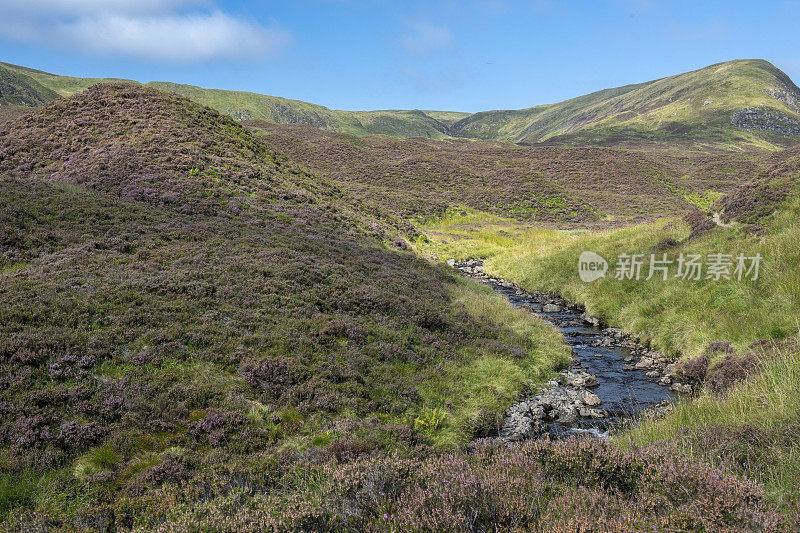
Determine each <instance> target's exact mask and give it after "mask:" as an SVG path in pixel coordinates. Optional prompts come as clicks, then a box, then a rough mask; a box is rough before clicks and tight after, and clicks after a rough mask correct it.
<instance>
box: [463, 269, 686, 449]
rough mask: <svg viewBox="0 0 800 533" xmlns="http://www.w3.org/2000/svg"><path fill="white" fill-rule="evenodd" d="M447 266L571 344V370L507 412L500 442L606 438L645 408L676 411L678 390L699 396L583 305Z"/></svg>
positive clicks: (666, 364) (665, 362) (659, 359)
mask: <svg viewBox="0 0 800 533" xmlns="http://www.w3.org/2000/svg"><path fill="white" fill-rule="evenodd" d="M448 264H449V265H450V266H452V267H453V268H456V269H458V271H459V272H461V273H462V274H463V275H465V276H468V277H470V278H472V279H475V280H477V281H480V282H481V283H484V284H487V285H489V286H490V287H492V288H493V289H494V290H495V291H497V292H500V293H502V294H504V295H505V296H506V297H508V299H509V301H510V302H511V303H512V305H514V306H516V307H521V308H525V309H528V310H529V311H531V312H533V313H536V314H537V315H539V316H541V317H542V318H543V319H545V320H546V321H547V322H549V323H551V324H552V325H553V326H555V327H556V328H557V329H558V330H559V331H560V332H561V333H562V334H563V335H564V338H565V341H566V342H567V344H569V345H570V346H571V347H572V352H573V363H572V364H571V365H570V367H569V368H567V369H564V370H562V371H561V372H560V373H559V374H558V376H557V377H556V378H554V379H553V380H551V381H549V382H548V383H547V384H546V385H545V386H544V387H543V388H542V390H539V391H535V392H534V393H533V394H532V395H530V396H528V397H526V398H524V399H522V400H521V401H519V402H517V403H515V404H514V405H512V406H511V407H509V408H508V409H507V410H506V411H505V413H504V420H503V422H502V425H501V428H500V432H499V436H500V438H502V439H504V440H506V441H509V442H514V441H520V440H524V439H532V438H539V437H542V436H545V435H548V436H550V437H553V438H563V437H566V436H569V435H574V434H584V433H585V434H592V435H595V436H599V437H604V436H606V435H607V434H608V432H609V431H610V430H611V429H612V428H613V427H614V426H617V425H619V424H621V423H623V422H625V421H628V420H631V419H632V418H634V417H635V416H638V415H640V414H642V413H643V412H644V411H645V410H647V411H651V412H656V413H658V412H664V411H667V410H669V409H671V400H672V399H673V398H674V397H675V393H691V392H692V389H691V385H684V384H682V383H680V382H678V378H677V376H676V373H675V365H674V363H673V362H672V361H670V360H669V359H668V358H667V357H666V356H665V355H664V354H662V353H661V352H659V351H656V350H650V349H649V348H647V347H645V346H644V345H642V344H641V343H640V342H639V341H638V340H637V339H635V338H633V337H631V336H629V335H627V334H626V333H624V332H623V331H622V330H621V329H618V328H604V327H602V321H601V320H600V319H599V318H597V317H593V316H590V315H588V314H587V313H586V311H585V310H584V309H583V308H582V307H581V306H579V305H576V304H574V303H572V302H569V301H567V300H564V299H563V298H559V297H557V296H551V295H548V294H545V293H541V292H533V293H530V292H527V291H525V290H523V289H521V288H520V287H518V286H516V285H514V284H513V283H511V282H509V281H506V280H503V279H499V278H494V277H492V276H489V275H487V274H486V273H485V272H484V271H483V261H482V260H480V259H469V260H464V261H454V260H450V261H448Z"/></svg>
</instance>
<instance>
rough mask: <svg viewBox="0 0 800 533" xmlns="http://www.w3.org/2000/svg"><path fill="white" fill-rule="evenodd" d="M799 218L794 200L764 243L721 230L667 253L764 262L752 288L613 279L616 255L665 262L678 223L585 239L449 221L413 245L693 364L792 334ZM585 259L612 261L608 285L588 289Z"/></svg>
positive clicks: (799, 293)
mask: <svg viewBox="0 0 800 533" xmlns="http://www.w3.org/2000/svg"><path fill="white" fill-rule="evenodd" d="M798 214H800V200H798V199H794V200H791V201H790V202H789V203H788V204H787V205H785V206H784V207H783V208H782V209H781V210H780V211H778V212H777V213H776V214H775V215H774V216H773V217H772V218H771V219H770V220H769V221H768V222H767V227H766V235H763V236H761V235H756V234H752V233H749V232H748V231H747V230H746V229H745V228H744V227H742V226H739V225H734V226H733V227H731V228H721V227H718V228H714V230H713V231H712V232H711V233H710V234H708V235H705V236H703V237H700V238H698V239H695V240H693V241H692V242H690V243H687V244H683V245H679V246H675V247H673V248H670V249H667V250H665V251H666V252H667V253H668V256H669V257H670V258H672V259H676V258H677V256H678V254H680V253H685V254H699V255H701V256H703V257H705V256H706V255H707V254H710V253H717V252H719V253H728V254H733V255H734V256H735V255H736V254H738V253H743V254H745V255H747V256H755V255H756V254H761V255H762V256H763V258H764V259H763V261H762V266H761V272H760V276H759V279H758V280H756V281H751V280H748V279H743V280H742V281H738V280H736V279H731V280H721V281H714V280H700V281H687V280H683V279H675V278H674V277H670V278H669V279H667V280H666V281H664V280H662V279H660V278H656V279H653V280H650V281H646V280H640V281H633V280H630V281H629V280H626V281H620V280H616V279H614V278H613V274H614V272H613V269H614V264H615V262H616V258H617V256H618V255H619V254H622V253H628V254H633V253H639V254H646V255H649V254H650V253H657V254H661V253H663V252H662V251H660V250H659V251H656V250H655V246H656V245H657V244H658V243H659V242H661V241H662V240H663V239H665V238H667V237H671V238H673V239H676V240H679V241H682V240H685V239H686V237H687V236H688V234H689V231H690V228H689V227H688V225H686V224H685V223H684V222H683V221H681V220H678V219H672V220H670V219H663V220H659V221H656V222H652V223H647V224H639V225H633V226H629V227H625V228H622V229H614V230H607V231H602V232H582V233H581V232H563V231H556V230H546V229H526V228H524V227H522V226H520V225H518V224H517V225H515V224H514V223H513V222H511V221H506V223H505V226H503V225H500V224H498V223H497V222H496V221H495V220H494V219H491V220H490V223H489V224H483V225H480V224H478V223H475V222H474V220H473V223H472V224H471V225H468V226H467V225H459V224H458V221H454V220H446V221H444V222H442V223H439V224H436V225H431V226H429V227H426V234H427V235H428V238H429V241H428V242H426V243H421V244H419V245H418V250H419V251H420V252H421V253H425V254H427V255H429V256H434V257H437V258H439V259H441V260H446V259H448V258H450V257H453V258H456V259H460V258H463V257H469V256H473V257H474V256H478V255H481V256H483V257H488V259H487V261H486V264H485V268H486V269H487V271H489V272H491V273H493V274H496V275H499V276H501V277H503V278H506V279H509V280H511V281H514V282H515V283H517V284H519V285H521V286H523V287H525V288H527V289H538V290H544V291H549V292H555V293H560V294H562V295H563V296H565V297H566V298H568V299H571V300H574V301H577V302H580V303H582V304H584V305H586V308H587V310H588V311H589V313H591V314H594V315H598V316H601V317H603V318H604V319H605V320H606V321H607V322H608V323H609V324H611V325H614V326H619V327H622V328H623V329H625V330H627V331H630V332H632V333H635V334H637V335H640V336H642V337H645V338H649V339H650V340H651V341H652V344H653V345H654V347H656V348H658V349H662V350H664V351H666V352H668V353H669V354H672V355H675V356H677V355H682V356H684V357H687V358H691V357H697V356H699V355H700V354H701V353H702V352H703V350H704V349H705V347H706V346H707V345H708V344H709V343H710V342H714V341H719V340H726V341H731V342H733V343H734V346H735V347H736V348H737V349H738V350H739V351H744V350H746V349H747V346H748V345H749V344H750V343H752V342H753V341H755V340H758V339H762V338H784V337H786V336H788V335H791V334H792V332H793V331H794V330H795V328H796V321H797V317H800V275H798V272H800V221H799V220H798ZM472 218H473V219H474V218H475V216H474V215H473V216H472ZM499 231H502V232H504V233H506V234H507V235H508V236H509V238H510V239H511V240H512V241H513V244H511V245H508V244H507V243H506V242H498V241H497V240H496V239H495V238H494V236H496V234H497V232H499ZM444 233H448V234H456V235H458V238H457V239H452V238H451V239H449V240H447V242H445V243H443V242H442V239H441V238H440V237H439V235H441V234H444ZM486 233H490V234H491V233H493V234H494V236H491V235H490V236H487V235H486ZM584 250H591V251H594V252H597V253H599V254H600V255H602V256H603V257H605V258H606V259H607V260H608V261H609V263H610V265H609V268H610V271H609V274H608V275H607V276H606V278H604V279H601V280H598V281H596V282H593V283H584V282H582V281H581V280H580V279H579V277H578V271H577V263H578V256H579V255H580V253H581V252H582V251H584ZM448 256H449V257H448ZM646 267H647V265H646V264H645V267H644V275H643V277H646V275H647V268H646ZM674 272H675V267H674V266H673V270H672V274H674Z"/></svg>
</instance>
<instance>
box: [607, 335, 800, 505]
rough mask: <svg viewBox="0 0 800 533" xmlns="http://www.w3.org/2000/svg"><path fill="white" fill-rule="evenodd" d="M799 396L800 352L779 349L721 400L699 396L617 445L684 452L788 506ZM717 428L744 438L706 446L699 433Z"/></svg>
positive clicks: (798, 461)
mask: <svg viewBox="0 0 800 533" xmlns="http://www.w3.org/2000/svg"><path fill="white" fill-rule="evenodd" d="M799 396H800V353H798V352H797V351H793V350H779V351H778V352H777V353H776V354H772V355H771V356H770V357H762V358H761V360H760V364H759V368H758V373H757V374H756V375H755V376H754V377H752V378H750V379H748V380H746V381H744V382H742V383H740V384H739V385H738V386H736V387H735V388H734V389H733V390H732V391H730V392H729V393H728V394H727V395H726V396H724V397H721V396H718V395H715V394H712V393H708V392H704V393H703V394H701V395H700V396H699V397H697V398H693V399H691V400H686V401H682V402H680V403H678V405H677V406H676V407H675V409H674V411H673V412H672V413H670V414H668V415H667V416H665V417H663V418H654V419H648V420H644V421H642V422H640V423H639V424H637V425H636V426H635V427H633V428H632V429H631V430H629V431H627V432H625V433H624V434H622V435H621V436H619V437H617V439H616V442H618V443H619V444H620V445H622V446H631V445H637V446H644V445H648V444H654V443H662V442H668V443H670V444H671V445H674V446H675V447H676V448H677V449H679V450H681V451H682V452H683V453H686V454H688V455H691V456H694V457H697V458H701V459H704V460H706V461H708V462H710V463H712V464H714V465H716V466H720V467H723V468H730V469H733V470H734V471H736V472H737V473H738V474H741V475H744V476H746V477H748V478H749V479H753V480H756V481H759V482H760V483H762V484H764V486H765V487H766V489H767V491H768V493H769V494H770V496H771V497H772V498H773V499H774V500H775V501H777V502H779V503H781V504H788V503H789V500H788V498H787V497H790V496H793V495H796V494H797V491H798V489H800V441H798V436H800V404H799V403H798V402H797V398H798V397H799ZM750 426H752V427H754V428H756V430H755V431H752V430H750ZM717 427H721V428H724V429H725V430H727V431H730V432H734V431H736V430H739V431H744V433H743V435H742V436H740V437H738V438H736V439H735V440H734V441H733V442H725V441H723V442H722V443H721V444H717V445H715V446H709V444H708V441H707V440H704V439H702V437H703V435H704V432H706V431H708V430H709V428H717ZM748 437H749V438H748Z"/></svg>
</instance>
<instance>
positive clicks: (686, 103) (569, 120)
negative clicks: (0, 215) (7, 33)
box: [0, 60, 800, 152]
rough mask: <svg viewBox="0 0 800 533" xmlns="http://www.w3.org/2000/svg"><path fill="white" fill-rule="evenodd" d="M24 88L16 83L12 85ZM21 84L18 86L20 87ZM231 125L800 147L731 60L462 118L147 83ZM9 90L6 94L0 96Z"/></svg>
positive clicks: (54, 81)
mask: <svg viewBox="0 0 800 533" xmlns="http://www.w3.org/2000/svg"><path fill="white" fill-rule="evenodd" d="M0 74H1V75H2V76H5V77H13V78H15V79H17V80H18V83H16V84H15V85H16V86H17V89H16V92H17V93H19V94H27V93H30V94H31V95H38V96H28V97H25V98H22V99H19V98H18V99H17V100H18V101H11V100H9V102H11V103H17V104H22V105H41V103H43V102H45V101H49V100H50V99H52V98H53V97H54V94H53V93H55V94H58V95H60V96H69V95H73V94H76V93H78V92H80V91H82V90H84V89H86V88H87V87H89V86H90V85H92V84H94V83H98V82H102V81H127V82H129V83H136V82H132V81H129V80H108V79H96V78H73V77H69V76H57V75H53V74H48V73H46V72H42V71H38V70H33V69H28V68H24V67H18V66H14V65H9V64H6V63H2V64H0ZM20 79H21V80H23V82H24V83H21V84H20V83H19V80H20ZM26 80H27V82H29V83H27V82H26ZM148 85H150V86H151V87H154V88H158V89H160V90H165V91H171V92H175V93H178V94H181V95H183V96H187V97H189V98H191V99H193V100H195V101H196V102H199V103H201V104H203V105H207V106H209V107H212V108H214V109H216V110H218V111H220V112H222V113H225V114H229V115H231V116H233V117H235V118H236V119H238V120H263V121H268V122H272V123H277V124H305V125H309V126H313V127H316V128H320V129H323V130H327V131H334V132H339V133H345V134H351V135H357V136H364V135H390V136H393V137H427V138H433V139H441V138H445V137H448V136H450V137H467V138H475V139H492V140H506V141H512V142H515V143H543V142H544V143H548V144H554V145H562V146H586V145H598V146H620V147H635V148H659V149H668V150H673V151H684V152H685V151H687V150H689V151H691V150H701V151H720V150H764V149H766V150H774V149H777V148H781V147H786V146H791V145H794V144H797V142H798V141H800V89H798V88H797V87H796V86H795V85H794V83H792V81H791V80H790V79H789V78H788V77H787V76H786V75H785V74H784V73H783V72H781V71H780V70H778V69H777V68H775V67H774V66H773V65H771V64H769V63H768V62H766V61H762V60H737V61H729V62H726V63H719V64H716V65H711V66H709V67H706V68H703V69H700V70H696V71H693V72H688V73H685V74H679V75H676V76H671V77H668V78H662V79H659V80H655V81H651V82H646V83H640V84H635V85H627V86H624V87H619V88H614V89H606V90H603V91H598V92H596V93H592V94H589V95H585V96H581V97H578V98H574V99H571V100H567V101H565V102H560V103H557V104H551V105H541V106H537V107H532V108H529V109H522V110H514V111H485V112H481V113H476V114H474V115H471V114H469V113H460V112H450V111H419V110H411V111H408V110H386V111H337V110H332V109H328V108H326V107H323V106H320V105H315V104H310V103H307V102H301V101H298V100H290V99H286V98H279V97H274V96H267V95H262V94H257V93H251V92H241V91H224V90H219V89H205V88H201V87H196V86H192V85H181V84H176V83H170V82H150V83H149V84H148ZM6 91H8V90H6Z"/></svg>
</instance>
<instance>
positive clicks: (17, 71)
mask: <svg viewBox="0 0 800 533" xmlns="http://www.w3.org/2000/svg"><path fill="white" fill-rule="evenodd" d="M3 72H6V73H11V74H13V75H17V76H23V77H25V78H28V79H30V80H33V81H34V82H35V83H36V84H37V85H38V86H41V87H44V88H45V89H46V90H48V91H50V92H48V98H47V99H46V100H45V101H44V102H40V103H39V104H36V105H41V104H42V103H45V102H49V101H51V100H53V99H55V95H58V96H72V95H75V94H78V93H79V92H82V91H85V90H86V89H88V88H89V87H91V86H92V85H94V84H96V83H134V84H135V83H138V82H136V81H133V80H127V79H122V78H75V77H72V76H60V75H57V74H50V73H49V72H44V71H41V70H36V69H32V68H28V67H21V66H19V65H12V64H11V63H2V62H0V73H3ZM52 93H55V95H53V94H52Z"/></svg>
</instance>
